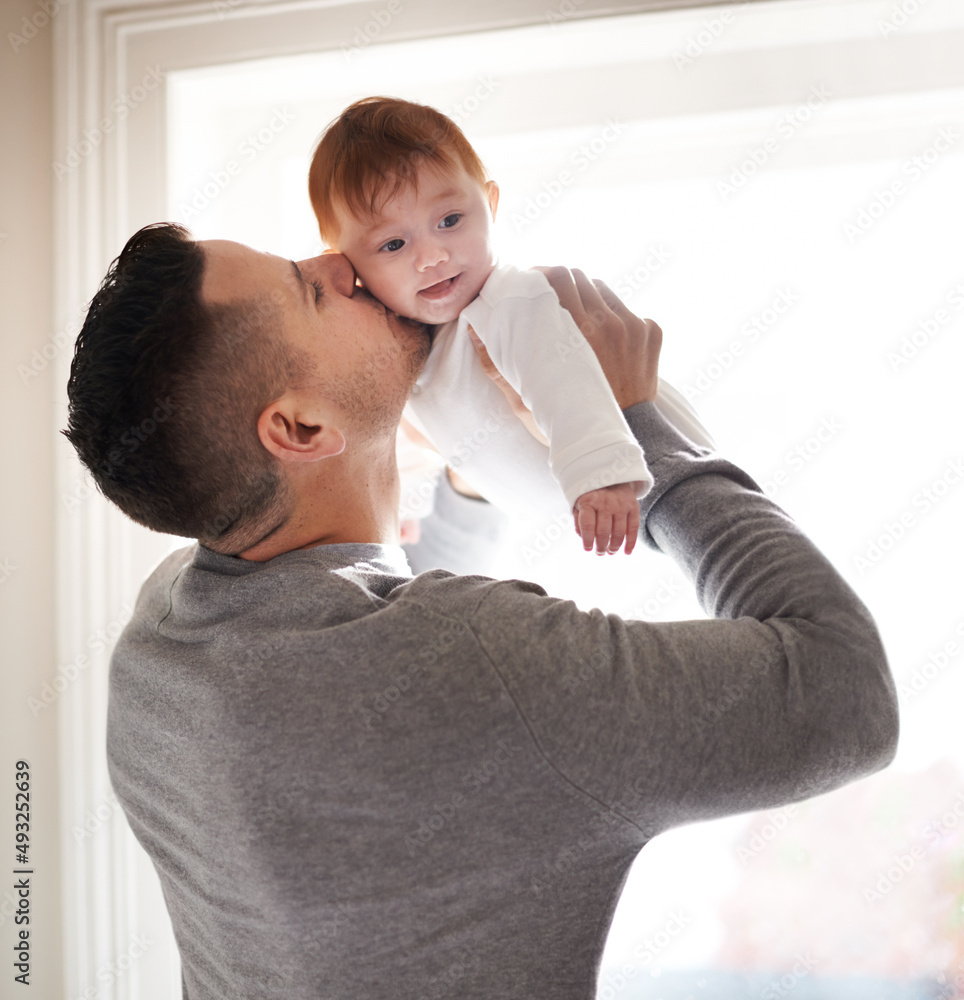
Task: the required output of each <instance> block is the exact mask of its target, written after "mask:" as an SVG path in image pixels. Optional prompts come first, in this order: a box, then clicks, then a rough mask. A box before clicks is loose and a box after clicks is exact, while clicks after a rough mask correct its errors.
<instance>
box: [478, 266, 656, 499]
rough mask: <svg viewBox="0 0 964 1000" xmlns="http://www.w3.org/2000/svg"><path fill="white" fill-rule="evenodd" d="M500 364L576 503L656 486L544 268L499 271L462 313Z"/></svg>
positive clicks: (592, 355) (595, 361) (554, 470)
mask: <svg viewBox="0 0 964 1000" xmlns="http://www.w3.org/2000/svg"><path fill="white" fill-rule="evenodd" d="M468 324H471V325H472V328H473V329H474V330H475V332H476V334H477V335H478V337H479V339H480V340H481V341H482V343H483V344H484V345H485V347H486V350H487V351H488V352H489V357H490V358H491V359H492V361H493V363H494V364H495V366H496V368H497V369H498V370H499V372H501V374H502V376H503V377H504V378H505V380H506V381H507V382H508V383H509V385H511V386H512V388H513V389H515V390H516V392H518V393H519V395H520V396H521V397H522V400H523V402H524V403H525V404H526V406H527V407H528V408H529V409H530V410H531V411H532V416H533V419H534V420H535V422H536V424H537V426H538V427H539V429H540V430H541V431H542V433H543V434H544V435H545V436H546V439H547V440H548V442H549V467H550V469H551V470H552V474H553V476H554V477H555V479H556V481H557V482H558V483H559V485H560V486H561V487H562V491H563V493H564V494H565V496H566V502H567V503H568V505H569V507H570V509H571V508H572V506H573V505H574V504H575V502H576V500H577V499H578V498H579V497H580V496H582V494H584V493H587V492H589V491H590V490H594V489H599V488H600V487H603V486H611V485H614V484H616V483H632V484H633V485H634V488H635V490H636V495H637V497H642V496H644V495H645V493H646V491H647V490H648V489H649V488H650V486H651V485H652V476H651V475H650V472H649V469H648V468H647V466H646V461H645V459H644V457H643V453H642V450H641V449H640V446H639V444H638V442H637V440H636V439H635V438H634V437H633V435H632V433H631V432H630V429H629V428H628V427H627V425H626V421H625V419H624V418H623V415H622V413H621V412H620V410H619V406H618V405H617V403H616V400H615V398H614V397H613V394H612V390H611V389H610V387H609V383H608V381H607V380H606V376H605V374H604V373H603V370H602V367H601V365H600V364H599V361H598V359H597V358H596V354H595V352H594V351H593V349H592V347H591V346H590V345H589V342H588V341H587V340H586V338H585V337H584V336H583V335H582V333H581V332H580V330H579V327H578V326H576V324H575V321H574V320H573V319H572V316H570V314H569V313H568V312H567V311H566V310H565V309H563V308H562V307H561V306H560V305H559V300H558V298H557V297H556V294H555V292H553V290H552V288H551V286H550V285H549V282H548V281H547V280H546V278H545V276H544V275H542V274H541V273H539V272H538V271H529V272H519V271H516V270H515V269H509V268H506V269H502V270H500V271H496V272H494V274H493V276H492V277H490V279H489V282H487V283H486V285H485V287H484V288H483V290H482V292H481V293H480V295H479V297H478V298H477V299H476V300H475V301H474V302H472V303H471V304H470V305H469V306H467V307H466V309H465V310H464V311H463V313H462V318H461V319H460V322H459V335H460V336H464V335H465V329H464V328H465V326H467V325H468Z"/></svg>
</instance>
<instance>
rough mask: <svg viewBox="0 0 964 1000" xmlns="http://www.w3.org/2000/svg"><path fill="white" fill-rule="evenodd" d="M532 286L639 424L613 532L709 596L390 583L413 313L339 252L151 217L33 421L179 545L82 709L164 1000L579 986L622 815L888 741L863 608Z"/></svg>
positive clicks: (629, 340)
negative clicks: (175, 949) (141, 861)
mask: <svg viewBox="0 0 964 1000" xmlns="http://www.w3.org/2000/svg"><path fill="white" fill-rule="evenodd" d="M551 277H552V280H553V284H554V287H555V288H556V290H557V292H558V293H559V295H560V300H561V301H562V303H563V305H565V306H566V307H567V308H569V309H570V311H571V312H572V314H573V316H574V318H575V319H576V321H577V323H578V324H579V326H580V328H581V329H582V330H583V331H584V332H585V333H586V334H587V336H588V338H589V339H590V342H591V343H592V344H593V347H594V348H595V350H596V352H597V355H598V356H599V359H600V362H601V364H602V367H603V370H604V371H605V372H606V375H607V378H608V379H609V380H610V383H611V385H612V388H613V391H614V393H615V395H616V398H617V400H618V402H619V404H620V406H621V408H622V409H623V412H624V413H625V415H626V417H627V420H628V422H629V424H630V427H631V428H632V429H633V432H634V434H636V436H637V437H638V439H639V441H640V442H641V443H642V444H643V446H644V448H645V451H646V455H647V458H648V461H649V464H650V469H651V471H652V472H653V474H654V477H655V480H656V483H655V486H654V488H653V489H652V491H651V492H650V493H649V494H648V495H647V497H646V498H645V499H644V500H643V501H642V502H641V510H640V513H641V519H642V524H643V528H642V535H643V537H644V539H645V540H646V541H647V542H648V543H649V544H651V545H654V546H657V547H659V548H660V549H662V550H663V551H664V552H666V553H668V554H669V555H670V556H671V557H672V558H674V559H675V560H677V561H678V562H679V563H680V564H681V566H682V567H683V568H684V569H685V570H686V571H687V572H688V573H689V574H690V576H691V577H692V578H693V580H694V583H695V586H696V588H697V592H698V594H699V596H700V598H701V600H702V602H703V605H704V607H705V608H706V609H707V611H708V612H709V613H710V614H712V615H713V616H715V620H709V621H699V622H669V623H646V622H636V621H623V620H621V619H619V618H617V617H616V616H606V615H603V614H601V613H599V612H590V613H584V612H581V611H579V610H577V609H576V608H575V607H574V605H573V604H572V603H571V602H567V601H561V600H557V599H554V598H550V597H548V596H546V595H545V593H544V592H543V591H542V590H541V589H540V588H538V587H536V586H534V585H531V584H526V583H522V582H519V581H495V580H490V579H487V578H484V577H478V576H457V575H452V574H450V573H447V572H444V571H434V572H429V573H424V574H421V575H419V576H418V577H414V578H413V577H412V576H411V575H410V571H409V569H408V566H407V564H406V563H405V560H404V557H403V555H402V552H401V549H400V548H399V547H398V545H397V542H398V524H397V513H396V511H397V505H398V504H397V501H398V496H397V492H398V480H397V472H396V470H395V458H394V454H395V452H394V449H395V431H396V427H397V424H398V420H399V418H400V415H401V411H402V407H403V404H404V402H405V398H406V395H407V392H408V390H409V389H410V387H411V385H412V384H413V382H414V380H415V378H416V377H417V375H418V373H419V371H420V369H421V365H422V364H423V363H424V360H425V357H426V354H427V351H428V346H429V340H428V333H427V331H426V330H425V329H424V328H422V327H419V326H413V325H412V324H408V323H406V322H405V321H403V320H401V319H399V318H398V317H396V316H393V315H392V314H390V313H387V312H386V311H385V310H384V309H383V308H382V307H381V306H380V305H379V304H377V303H376V302H374V301H372V300H371V299H370V298H369V297H367V296H366V295H364V293H362V292H361V291H360V290H359V289H358V288H357V287H356V286H355V283H354V273H353V272H352V270H351V268H350V266H349V265H348V264H347V262H346V261H345V259H344V258H343V257H340V256H338V255H327V256H323V257H319V258H315V259H313V260H307V261H301V262H299V263H297V264H294V263H292V262H291V261H285V260H282V259H280V258H277V257H272V256H270V255H266V254H259V253H257V252H255V251H254V250H251V249H250V248H247V247H242V246H238V245H237V244H230V243H224V242H220V241H214V242H206V243H200V244H197V243H194V242H193V241H191V240H190V239H189V237H188V236H187V234H186V233H184V232H183V231H182V230H179V229H178V228H177V227H170V226H160V227H150V228H148V229H147V230H142V231H141V232H140V233H138V234H136V235H135V236H134V237H133V238H132V239H131V241H130V242H129V243H128V245H127V247H126V248H125V250H124V251H123V253H122V254H121V256H120V258H119V260H118V262H116V263H115V266H114V267H113V268H112V271H111V272H110V274H109V275H108V278H107V279H105V284H104V285H103V286H102V289H101V291H100V292H99V293H98V295H97V296H96V297H95V299H94V301H93V303H92V305H91V310H90V314H89V316H88V320H87V322H86V323H85V326H84V329H83V331H82V333H81V335H80V337H79V338H78V344H77V350H76V355H75V359H74V363H73V368H72V373H71V383H70V387H69V394H70V404H71V409H70V426H69V430H68V436H69V437H70V439H71V441H72V442H73V443H74V445H75V446H76V447H77V449H78V452H79V453H80V455H81V457H82V458H83V460H84V461H85V462H86V463H87V465H88V466H89V467H90V469H91V471H92V472H93V474H94V475H95V477H97V479H98V482H99V483H100V485H101V488H102V489H103V490H104V492H105V493H106V494H107V495H108V496H109V497H110V498H111V499H113V500H114V501H115V502H116V503H117V504H118V505H119V506H121V508H122V509H124V510H126V511H127V512H128V513H129V514H130V515H131V516H132V517H134V518H135V519H137V520H139V521H140V522H141V523H145V524H148V525H149V526H152V527H155V528H158V529H160V530H166V531H177V532H178V533H181V534H186V535H191V536H193V537H196V538H198V539H199V540H200V542H201V544H200V545H198V546H192V547H190V548H187V549H184V550H181V551H180V552H177V553H175V554H173V555H172V556H170V557H169V558H168V559H167V560H166V561H165V562H164V563H162V565H161V566H160V567H159V568H158V569H157V570H156V571H155V573H154V574H153V575H152V577H151V578H150V580H148V582H147V583H146V584H145V586H144V588H143V590H142V592H141V595H140V597H139V600H138V604H137V608H136V611H135V613H134V616H133V618H132V620H131V622H130V624H129V625H128V627H127V629H126V630H125V632H124V634H123V635H122V637H121V639H120V641H119V642H118V645H117V648H116V651H115V653H114V658H113V661H112V666H111V680H110V685H111V686H110V707H109V718H108V756H109V762H110V768H111V777H112V780H113V783H114V786H115V789H116V792H117V795H118V797H119V799H120V801H121V803H122V805H123V807H124V810H125V812H126V814H127V817H128V819H129V821H130V823H131V826H132V828H133V830H134V832H135V834H136V835H137V837H138V838H139V840H140V841H141V843H142V844H143V845H144V847H145V848H146V850H147V851H148V853H149V854H150V856H151V858H152V860H153V862H154V864H155V866H156V868H157V871H158V874H159V876H160V878H161V882H162V885H163V888H164V893H165V899H166V902H167V906H168V908H169V910H170V913H171V917H172V921H173V924H174V930H175V934H176V937H177V941H178V946H179V949H180V952H181V957H182V965H183V975H184V995H185V996H186V997H189V998H191V1000H202V998H203V1000H207V998H223V1000H238V998H243V997H251V998H255V997H257V998H259V1000H263V998H269V997H270V998H275V997H277V998H285V1000H293V998H298V1000H301V998H305V1000H308V998H311V1000H319V998H323V997H338V998H367V997H386V996H391V997H393V998H399V1000H408V998H413V1000H414V998H417V997H418V998H421V997H435V996H437V997H442V996H453V995H457V996H459V997H461V998H467V1000H476V998H479V1000H481V998H501V997H526V998H536V997H538V998H546V1000H563V998H565V1000H575V998H580V1000H586V998H589V997H592V996H593V994H594V990H595V979H596V973H597V971H598V965H599V960H600V956H601V954H602V949H603V946H604V943H605V939H606V932H607V929H608V927H609V923H610V920H611V917H612V913H613V910H614V908H615V905H616V902H617V900H618V897H619V893H620V890H621V887H622V884H623V880H624V878H625V875H626V872H627V870H628V869H629V866H630V865H631V863H632V861H633V859H634V857H635V856H636V854H637V853H638V852H639V850H640V849H641V848H642V847H643V846H644V845H645V844H646V842H647V841H648V840H649V839H650V838H652V837H653V836H654V835H655V834H657V833H659V832H661V831H663V830H666V829H668V828H670V827H672V826H674V825H678V824H681V823H687V822H692V821H695V820H700V819H708V818H711V817H716V816H721V815H725V814H728V813H734V812H741V811H746V810H752V809H761V808H767V807H772V806H777V805H780V804H783V803H786V802H790V801H796V800H799V799H802V798H805V797H807V796H810V795H814V794H817V793H820V792H824V791H827V790H829V789H831V788H834V787H837V786H839V785H841V784H843V783H846V782H847V781H851V780H853V779H855V778H857V777H859V776H861V775H864V774H868V773H870V772H872V771H874V770H877V769H879V768H881V767H883V766H885V765H886V764H887V763H888V762H889V761H890V760H891V759H892V756H893V753H894V750H895V744H896V737H897V709H896V696H895V691H894V685H893V681H892V678H891V676H890V673H889V670H888V667H887V664H886V660H885V657H884V654H883V650H882V648H881V644H880V640H879V637H878V634H877V631H876V629H875V627H874V625H873V622H872V620H871V619H870V616H869V615H868V613H867V611H866V609H865V608H864V607H863V605H862V604H861V603H860V602H859V600H858V599H857V598H856V596H855V595H854V594H853V592H852V591H851V590H850V589H849V588H848V586H847V585H846V584H845V583H844V581H843V580H842V579H841V578H840V577H839V575H838V574H837V573H836V572H835V571H834V570H833V568H832V567H831V566H830V565H829V563H828V562H827V561H826V560H825V559H824V558H823V557H822V556H821V555H820V554H819V553H818V552H817V551H816V549H815V548H814V547H813V545H812V544H811V543H810V542H809V541H808V540H807V539H806V538H805V537H804V536H803V535H802V534H801V532H800V531H799V530H798V529H797V528H796V526H795V525H794V524H793V522H792V521H790V519H789V518H787V517H786V515H784V514H783V513H782V512H781V511H780V510H779V509H778V508H777V507H776V506H775V505H774V504H772V503H771V502H770V501H769V500H767V499H766V498H765V497H764V496H763V495H762V494H761V493H760V492H759V490H758V489H757V488H756V487H755V485H754V484H753V483H752V481H751V480H750V479H749V478H748V477H747V476H746V475H745V474H744V473H743V472H741V471H740V470H739V469H737V468H736V467H735V466H733V465H732V464H730V463H728V462H726V461H724V460H723V459H721V458H719V457H718V456H716V455H714V454H712V453H710V452H709V451H708V450H707V449H705V448H700V447H698V446H696V445H694V444H693V443H692V442H690V441H688V440H687V439H686V438H685V437H683V436H682V435H681V434H680V433H679V432H678V431H677V430H676V429H675V428H674V427H673V426H672V425H670V424H669V423H668V422H667V420H666V419H665V418H664V417H663V416H662V415H661V414H660V412H659V411H658V410H657V408H656V407H655V405H654V404H653V402H652V400H653V398H654V396H655V391H656V368H657V357H658V351H659V342H660V332H659V328H658V327H657V326H656V325H655V324H654V323H652V322H650V321H642V320H639V319H637V318H636V317H635V316H633V315H632V314H631V313H629V311H628V310H627V309H626V308H625V307H624V306H623V305H622V304H621V303H619V302H618V301H617V300H616V299H615V297H614V296H612V293H610V292H609V291H608V289H606V288H605V287H604V286H598V287H597V286H595V285H594V284H592V283H591V282H589V281H587V280H586V279H585V278H584V277H583V276H582V275H581V274H580V273H579V272H573V273H571V274H570V273H569V272H567V271H564V270H561V269H560V270H556V271H554V272H552V273H551ZM155 410H157V416H156V417H155V416H151V417H148V416H146V415H145V414H147V413H150V414H153V413H154V412H155ZM124 435H127V436H128V438H129V440H128V441H127V442H126V443H125V442H124ZM446 489H448V487H446ZM452 500H453V498H452V497H450V498H449V502H452ZM462 500H463V501H464V504H466V505H469V506H471V505H473V504H475V505H476V509H479V510H483V509H484V507H485V505H484V504H481V503H479V502H478V501H472V500H467V499H465V498H462ZM466 510H467V508H462V511H461V514H460V516H464V517H467V518H471V514H467V513H465V511H466ZM774 905H778V902H777V901H775V902H774Z"/></svg>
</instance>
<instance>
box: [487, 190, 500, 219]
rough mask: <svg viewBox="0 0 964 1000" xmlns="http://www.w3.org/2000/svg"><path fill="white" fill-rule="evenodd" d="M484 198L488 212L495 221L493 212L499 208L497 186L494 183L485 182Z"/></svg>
mask: <svg viewBox="0 0 964 1000" xmlns="http://www.w3.org/2000/svg"><path fill="white" fill-rule="evenodd" d="M485 197H486V198H487V199H488V202H489V211H490V212H491V213H492V218H493V219H495V212H496V209H497V208H498V207H499V185H498V184H496V183H495V181H486V182H485Z"/></svg>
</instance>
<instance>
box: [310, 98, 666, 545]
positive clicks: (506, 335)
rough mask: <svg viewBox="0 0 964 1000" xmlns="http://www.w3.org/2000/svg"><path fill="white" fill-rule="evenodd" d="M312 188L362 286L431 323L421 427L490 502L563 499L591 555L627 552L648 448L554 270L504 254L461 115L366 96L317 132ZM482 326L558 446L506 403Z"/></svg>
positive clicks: (540, 506) (322, 219)
mask: <svg viewBox="0 0 964 1000" xmlns="http://www.w3.org/2000/svg"><path fill="white" fill-rule="evenodd" d="M308 184H309V193H310V196H311V203H312V207H313V208H314V211H315V215H316V217H317V219H318V225H319V229H320V232H321V236H322V239H324V240H325V242H326V243H328V245H329V246H330V247H331V248H333V249H336V250H338V251H340V252H341V253H343V254H345V256H346V257H347V258H348V259H349V260H350V261H351V263H352V266H353V267H354V268H355V271H356V272H357V274H358V277H359V279H360V280H361V282H362V283H363V284H364V286H365V287H366V288H367V289H368V290H369V291H370V292H371V293H372V294H373V295H375V296H376V297H377V298H378V299H380V300H381V301H382V302H383V303H384V304H385V305H386V306H387V307H388V308H389V309H391V310H392V311H393V312H396V313H398V314H399V315H401V316H405V317H408V318H410V319H415V320H419V321H421V322H423V323H428V324H432V325H434V326H435V327H436V330H435V333H434V335H433V340H432V351H431V354H430V356H429V360H428V362H427V364H426V366H425V370H424V371H423V372H422V374H421V376H420V377H419V379H418V382H417V383H416V385H415V387H414V389H413V392H412V397H411V400H410V403H409V406H408V408H407V410H406V415H407V416H408V418H409V419H410V420H411V422H412V423H413V424H414V426H415V428H416V429H417V430H418V431H420V432H422V433H423V434H424V435H425V436H426V437H427V438H428V440H429V441H431V443H432V444H433V446H434V447H435V448H436V449H437V450H438V452H439V453H440V454H441V455H442V456H443V458H444V459H445V460H446V461H447V462H448V464H450V465H451V466H453V467H457V468H458V472H459V475H461V476H462V477H463V478H464V479H465V480H466V481H467V482H468V483H469V485H471V486H472V487H474V488H475V489H476V490H477V491H478V492H479V493H480V494H481V495H482V496H484V497H485V498H486V499H488V500H490V501H492V502H493V503H496V504H497V505H499V506H502V507H505V508H507V509H509V510H516V511H520V510H521V511H526V510H529V511H531V510H538V511H539V512H540V513H542V514H546V513H551V511H552V509H553V508H558V506H559V501H560V499H561V497H563V496H564V497H565V501H566V505H567V506H566V509H567V510H569V511H571V512H572V514H573V517H574V520H575V525H576V530H577V532H578V533H579V534H580V536H581V537H582V541H583V546H584V548H585V549H586V550H587V551H588V550H591V549H592V548H593V545H594V544H595V547H596V551H597V553H599V554H602V553H604V552H616V551H618V550H619V548H620V547H621V546H622V545H623V543H624V542H625V551H626V553H627V554H628V553H630V552H632V550H633V547H634V545H635V543H636V537H637V533H638V530H639V508H638V504H637V500H638V499H639V498H640V497H642V496H644V495H645V494H646V492H647V491H648V490H649V488H650V487H651V486H652V482H653V481H652V477H651V475H650V473H649V470H648V469H647V467H646V462H645V460H644V458H643V453H642V450H641V449H640V447H639V445H638V443H637V442H636V440H635V438H634V437H633V435H632V433H631V432H630V430H629V427H628V426H627V424H626V421H625V419H624V418H623V415H622V413H621V412H620V410H619V407H618V406H617V404H616V400H615V398H614V397H613V394H612V391H611V390H610V388H609V384H608V382H607V381H606V377H605V375H604V374H603V371H602V368H601V366H600V365H599V362H598V360H597V359H596V356H595V353H594V352H593V350H592V348H591V346H590V345H589V343H588V342H587V341H586V339H585V337H584V336H583V335H582V334H581V333H580V331H579V328H578V327H577V326H576V324H575V321H574V320H573V319H572V317H571V316H570V314H569V313H568V312H567V311H566V310H565V309H563V308H562V307H561V306H560V305H559V300H558V299H557V297H556V295H555V293H554V292H553V291H552V289H551V288H550V286H549V283H548V281H547V280H546V278H545V276H544V275H542V274H541V273H540V272H538V271H520V270H518V269H516V268H512V267H506V266H499V265H498V264H497V261H496V257H495V253H494V251H493V248H492V242H491V225H492V222H493V221H494V219H495V214H496V208H497V206H498V200H499V190H498V187H497V186H496V184H495V182H494V181H492V180H489V179H488V178H487V177H486V173H485V170H484V168H483V167H482V163H481V161H480V160H479V158H478V156H477V155H476V153H475V151H474V150H473V149H472V147H471V145H469V143H468V141H467V140H466V138H465V136H464V135H463V134H462V132H461V130H460V129H459V128H458V126H457V125H456V124H455V123H454V122H453V121H451V119H449V118H447V117H446V116H445V115H443V114H441V113H440V112H438V111H436V110H435V109H434V108H430V107H427V106H425V105H421V104H413V103H411V102H409V101H402V100H397V99H393V98H382V97H371V98H366V99H364V100H361V101H357V102H356V103H355V104H352V105H351V106H350V107H348V108H346V109H345V111H344V112H342V114H341V115H340V116H339V117H338V118H337V119H336V120H335V121H334V122H333V123H332V124H331V125H330V126H329V127H328V128H327V129H326V131H325V132H324V134H323V135H322V137H321V139H320V141H319V143H318V146H317V147H316V149H315V152H314V155H313V157H312V162H311V169H310V172H309V182H308ZM472 336H475V337H477V338H478V340H480V341H481V343H482V345H484V347H485V349H486V351H487V352H488V354H489V357H490V358H491V360H492V362H493V363H494V364H495V366H496V368H497V369H498V371H499V372H500V373H501V374H502V376H503V377H504V378H505V380H506V381H507V382H508V383H509V384H510V385H511V386H512V388H513V389H515V390H516V391H517V392H518V393H519V395H520V396H521V397H522V400H523V402H524V403H525V405H526V406H527V407H528V408H529V409H530V410H531V411H532V417H533V419H534V421H535V423H536V425H537V427H538V429H539V430H540V431H541V432H542V434H544V435H545V439H546V440H547V442H548V445H546V444H544V443H542V442H539V441H536V439H535V437H534V436H533V435H531V434H530V433H529V432H528V431H527V430H526V429H525V427H524V426H523V424H522V422H521V421H519V420H518V419H516V418H515V417H514V416H513V415H512V411H511V410H510V409H509V407H508V404H507V402H506V400H505V397H504V396H503V395H502V393H501V392H500V391H499V390H498V389H497V388H496V387H495V386H494V383H493V382H492V380H491V379H489V378H488V377H487V376H486V375H485V373H484V370H483V367H482V362H481V360H480V358H479V356H478V355H477V353H476V350H475V347H474V346H473V343H472V339H471V338H472ZM550 471H551V477H552V478H554V480H555V483H557V484H558V485H555V484H554V483H553V482H552V481H551V478H550V476H548V475H547V472H550ZM547 480H549V481H548V482H547ZM560 487H561V492H560Z"/></svg>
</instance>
